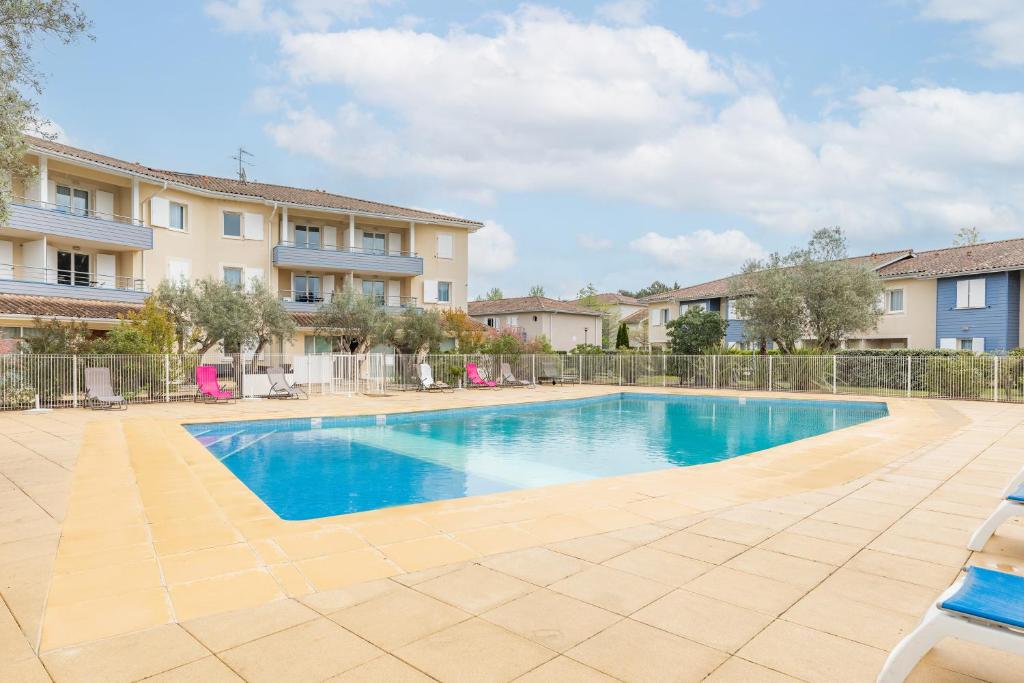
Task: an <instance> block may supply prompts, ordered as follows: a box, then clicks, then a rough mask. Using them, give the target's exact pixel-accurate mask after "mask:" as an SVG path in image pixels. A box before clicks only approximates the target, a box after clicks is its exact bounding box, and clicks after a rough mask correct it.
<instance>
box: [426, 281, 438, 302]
mask: <svg viewBox="0 0 1024 683" xmlns="http://www.w3.org/2000/svg"><path fill="white" fill-rule="evenodd" d="M423 302H424V303H428V304H436V303H437V280H424V281H423Z"/></svg>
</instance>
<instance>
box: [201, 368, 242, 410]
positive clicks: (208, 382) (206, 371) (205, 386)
mask: <svg viewBox="0 0 1024 683" xmlns="http://www.w3.org/2000/svg"><path fill="white" fill-rule="evenodd" d="M195 400H196V401H203V402H204V403H221V402H224V403H230V402H233V401H234V400H235V395H234V394H233V393H231V392H230V391H228V390H227V389H225V388H223V387H222V386H221V385H220V384H219V383H218V382H217V368H215V367H214V366H212V365H197V366H196V397H195Z"/></svg>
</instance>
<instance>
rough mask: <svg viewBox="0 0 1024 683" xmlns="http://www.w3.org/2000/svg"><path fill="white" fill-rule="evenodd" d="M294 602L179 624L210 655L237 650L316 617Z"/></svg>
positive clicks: (232, 612)
mask: <svg viewBox="0 0 1024 683" xmlns="http://www.w3.org/2000/svg"><path fill="white" fill-rule="evenodd" d="M317 616H318V615H317V613H316V612H315V611H313V610H312V609H310V608H309V607H306V606H305V605H303V604H301V603H299V602H297V601H295V600H277V601H275V602H268V603H266V604H263V605H258V606H256V607H248V608H245V609H240V610H233V611H230V612H224V613H222V614H215V615H212V616H208V617H202V618H200V619H192V620H189V621H185V622H182V624H181V625H182V627H183V628H184V629H185V630H186V631H188V632H189V633H191V634H192V635H193V636H194V637H195V638H196V639H197V640H198V641H199V642H201V643H202V644H203V645H205V646H206V647H207V648H209V649H210V650H211V651H213V652H221V651H223V650H228V649H230V648H233V647H237V646H239V645H242V644H244V643H247V642H249V641H251V640H256V639H257V638H263V637H264V636H269V635H271V634H272V633H277V632H278V631H283V630H285V629H287V628H291V627H292V626H298V625H299V624H302V623H305V622H307V621H312V620H313V619H316V618H317Z"/></svg>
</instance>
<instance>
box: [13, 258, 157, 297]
mask: <svg viewBox="0 0 1024 683" xmlns="http://www.w3.org/2000/svg"><path fill="white" fill-rule="evenodd" d="M0 294H15V295H20V296H59V297H65V298H68V299H88V300H91V301H117V302H121V303H129V304H141V303H142V302H144V301H145V300H146V297H147V296H149V292H147V291H146V285H145V282H144V281H142V280H138V279H135V278H130V277H125V276H122V275H99V274H96V273H82V272H73V271H70V270H60V269H56V268H36V267H33V266H23V265H13V264H3V263H0Z"/></svg>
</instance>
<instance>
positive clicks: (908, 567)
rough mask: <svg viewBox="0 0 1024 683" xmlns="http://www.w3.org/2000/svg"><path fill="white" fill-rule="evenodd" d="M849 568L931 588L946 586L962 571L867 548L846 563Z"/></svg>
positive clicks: (957, 568)
mask: <svg viewBox="0 0 1024 683" xmlns="http://www.w3.org/2000/svg"><path fill="white" fill-rule="evenodd" d="M846 567H848V568H849V569H855V570H857V571H860V572H864V573H865V574H875V575H876V576H884V577H887V578H890V579H898V580H900V581H906V582H907V583H915V584H917V585H919V586H927V587H929V588H943V589H944V588H946V587H947V586H949V585H950V584H951V583H953V580H954V579H955V578H956V576H957V574H959V573H960V569H959V567H950V566H948V565H943V564H935V563H933V562H926V561H924V560H915V559H914V558H912V557H902V556H900V555H892V554H890V553H884V552H881V551H878V550H870V549H865V550H862V551H860V552H859V553H857V554H856V555H854V557H853V559H851V560H850V561H849V562H847V563H846Z"/></svg>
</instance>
